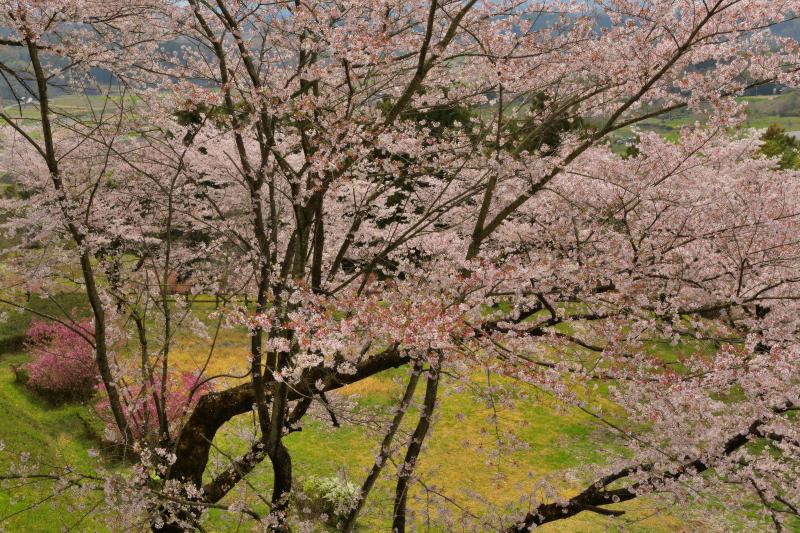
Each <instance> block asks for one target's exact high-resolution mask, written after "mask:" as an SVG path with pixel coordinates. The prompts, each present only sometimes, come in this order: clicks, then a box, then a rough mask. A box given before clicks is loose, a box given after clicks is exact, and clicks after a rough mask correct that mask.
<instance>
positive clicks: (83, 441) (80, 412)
mask: <svg viewBox="0 0 800 533" xmlns="http://www.w3.org/2000/svg"><path fill="white" fill-rule="evenodd" d="M28 360H29V357H28V356H27V355H26V354H22V353H6V354H3V355H2V356H0V441H2V442H3V445H4V450H3V452H0V469H2V471H4V472H5V471H6V469H7V468H8V467H9V465H10V464H11V463H12V462H16V461H18V460H19V457H20V454H21V453H23V452H27V453H29V454H30V463H33V464H37V465H39V468H38V469H37V470H44V471H50V470H51V466H52V467H57V466H59V465H62V466H63V465H66V464H69V465H73V466H74V467H75V468H77V469H80V470H81V471H86V472H94V470H95V468H96V465H95V459H93V458H92V457H90V455H89V449H90V448H98V447H99V441H98V439H97V438H96V436H97V432H98V431H99V426H98V421H97V420H96V418H95V417H94V416H93V414H92V412H91V409H90V407H88V406H86V405H77V404H68V405H63V406H54V405H52V404H50V403H48V402H46V401H45V400H42V399H41V398H38V397H37V396H35V395H34V394H32V393H31V392H29V391H28V390H27V389H25V388H24V387H23V386H22V385H20V384H19V383H16V381H15V376H14V371H13V367H14V365H21V364H24V363H25V362H27V361H28ZM52 496H53V490H52V486H51V484H50V482H48V481H44V482H41V481H36V480H32V479H30V480H27V481H4V482H3V490H0V524H2V526H3V528H4V530H6V531H41V532H45V531H47V532H49V531H53V532H55V531H64V530H67V529H68V528H70V527H73V528H75V529H77V530H78V531H100V530H102V529H100V528H99V526H98V524H96V523H94V522H93V520H92V518H91V517H88V516H87V517H84V516H83V515H84V514H85V511H86V510H88V508H89V507H91V505H93V502H95V501H96V499H97V498H99V497H102V495H101V494H93V495H90V496H89V497H87V498H85V499H84V498H81V499H80V500H75V499H73V498H64V497H59V498H52ZM50 498H52V500H51V499H50ZM40 501H43V502H44V504H43V505H39V506H37V508H36V510H35V511H33V512H26V509H27V508H28V507H29V506H31V505H32V504H35V503H36V502H40ZM87 506H89V507H87ZM82 509H85V510H83V511H82Z"/></svg>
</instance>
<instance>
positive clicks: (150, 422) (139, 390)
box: [95, 372, 213, 443]
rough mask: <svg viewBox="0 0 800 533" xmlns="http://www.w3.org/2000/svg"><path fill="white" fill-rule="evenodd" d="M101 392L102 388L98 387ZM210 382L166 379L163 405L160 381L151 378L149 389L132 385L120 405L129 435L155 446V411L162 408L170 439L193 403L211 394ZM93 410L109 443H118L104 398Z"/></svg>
mask: <svg viewBox="0 0 800 533" xmlns="http://www.w3.org/2000/svg"><path fill="white" fill-rule="evenodd" d="M100 388H101V389H102V388H103V386H102V385H100ZM212 390H213V387H212V385H211V383H210V382H203V381H202V377H201V376H200V375H198V374H195V373H192V372H181V373H179V374H177V375H175V374H172V375H168V376H167V387H166V395H165V398H166V401H164V400H162V396H161V378H160V376H154V377H153V384H152V386H149V387H148V386H145V385H135V386H129V387H128V388H127V389H126V391H125V392H126V394H125V397H124V404H125V407H126V415H127V420H128V425H129V427H130V430H131V434H132V435H133V437H134V438H135V439H136V440H140V441H142V440H144V441H148V442H151V443H157V442H158V441H159V440H160V437H161V428H160V426H159V416H158V413H159V407H160V406H161V405H163V406H164V409H163V411H162V412H164V413H165V416H166V421H167V427H168V429H169V433H170V435H173V434H175V432H176V430H177V429H178V426H179V425H180V422H181V420H182V419H183V416H184V415H185V414H186V413H187V412H191V408H192V407H194V405H195V404H196V403H197V400H198V399H199V398H200V397H201V396H203V395H204V394H206V393H207V392H211V391H212ZM101 398H102V399H101V400H100V401H99V402H98V403H97V404H96V406H95V408H96V411H97V414H98V416H100V418H101V419H102V420H103V421H104V422H105V423H106V429H107V431H106V432H107V434H108V435H109V436H110V438H112V439H113V440H120V436H119V434H118V433H119V432H118V431H117V430H116V425H115V422H114V417H113V416H112V413H111V405H110V404H109V402H108V396H107V395H105V394H103V395H101Z"/></svg>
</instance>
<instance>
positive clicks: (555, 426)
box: [0, 295, 679, 532]
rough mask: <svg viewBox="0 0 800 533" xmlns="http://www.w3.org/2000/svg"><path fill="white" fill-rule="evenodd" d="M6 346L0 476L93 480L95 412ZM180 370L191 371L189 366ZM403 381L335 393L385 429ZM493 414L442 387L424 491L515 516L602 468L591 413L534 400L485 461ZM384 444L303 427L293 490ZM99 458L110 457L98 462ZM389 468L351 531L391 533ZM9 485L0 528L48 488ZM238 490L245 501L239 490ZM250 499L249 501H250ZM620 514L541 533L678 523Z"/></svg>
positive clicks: (70, 508) (351, 428)
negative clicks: (47, 467)
mask: <svg viewBox="0 0 800 533" xmlns="http://www.w3.org/2000/svg"><path fill="white" fill-rule="evenodd" d="M78 305H81V302H80V298H79V297H78V296H77V295H68V296H60V297H59V298H57V299H55V300H49V299H40V298H37V297H34V298H32V300H31V306H32V307H34V308H35V309H37V310H39V311H40V312H48V311H49V312H55V311H57V310H58V309H62V308H69V306H78ZM9 318H10V320H9V321H7V322H6V323H5V324H4V325H3V326H1V327H0V339H9V338H14V337H16V336H18V335H19V334H20V333H21V332H24V331H25V329H26V328H27V326H28V324H29V323H30V320H31V319H32V317H31V316H30V315H29V313H22V314H19V313H14V314H13V315H11V316H10V317H9ZM223 342H227V343H229V344H231V346H229V350H230V353H228V354H227V355H225V356H224V358H225V359H227V362H226V364H231V363H232V361H233V359H234V357H239V358H242V357H244V356H243V355H241V354H242V353H243V352H242V351H241V350H239V349H238V346H234V340H233V338H223ZM6 346H7V348H6V349H3V350H0V352H3V353H2V355H0V413H2V414H1V415H0V416H2V418H0V440H2V441H3V442H4V444H5V448H6V451H5V452H3V454H2V459H0V467H6V466H8V464H9V463H8V461H10V460H11V458H12V457H14V456H17V455H18V454H19V453H20V452H23V451H31V452H32V453H34V454H35V457H33V460H35V461H36V462H39V463H40V464H43V465H44V464H52V465H63V464H72V465H74V466H75V467H77V468H80V469H87V470H89V471H91V470H92V469H93V468H94V463H93V461H94V460H95V459H92V458H91V457H90V456H89V449H90V448H95V449H101V448H102V444H101V441H100V439H99V436H100V433H101V430H100V426H101V424H100V423H99V421H98V420H97V418H96V416H95V415H94V414H93V410H92V407H91V405H78V404H67V405H61V406H56V405H52V404H50V403H48V402H46V401H44V400H42V399H40V398H38V397H37V396H35V395H34V394H32V393H30V392H28V391H27V390H26V389H25V388H24V387H23V386H22V385H21V384H19V383H16V382H15V377H14V372H13V367H14V366H15V365H21V364H24V363H25V362H26V361H27V360H28V358H29V356H27V355H25V354H24V353H21V352H20V351H19V349H18V348H19V347H18V346H16V347H15V346H13V345H9V344H7V345H6ZM196 348H198V346H197V345H187V346H186V347H185V351H186V353H189V352H191V351H193V350H194V349H196ZM234 354H237V355H236V356H234ZM180 362H181V361H180V357H179V360H178V363H180ZM183 363H184V364H187V365H188V364H189V361H184V362H183ZM405 378H406V371H405V370H404V369H398V370H394V371H391V372H387V373H385V374H383V375H381V376H378V377H374V378H370V379H368V380H365V381H363V382H360V383H358V384H354V385H352V386H349V387H346V388H345V389H343V390H342V391H341V393H340V399H342V400H346V401H350V402H353V404H354V405H355V406H356V409H355V413H356V417H359V416H363V415H367V414H370V413H376V412H377V413H381V412H382V413H383V417H384V420H386V419H388V418H389V417H390V416H391V413H390V410H391V407H392V405H393V400H394V399H395V398H396V397H397V396H398V395H399V394H400V392H401V390H402V387H403V386H404V385H403V383H404V380H405ZM485 379H486V378H485V376H483V375H476V376H475V377H474V383H471V384H469V386H474V387H479V386H483V385H485ZM493 379H495V378H493ZM461 385H462V388H463V384H461ZM423 388H424V387H423V386H422V385H420V387H419V388H418V394H419V395H420V396H421V394H422V393H423V391H422V389H423ZM491 413H492V408H491V405H490V404H489V402H480V401H477V400H476V399H475V397H474V396H473V395H472V394H469V393H468V392H466V391H462V390H458V387H457V386H456V384H455V383H445V384H444V385H443V391H442V395H441V405H440V410H439V414H438V418H437V422H436V424H435V426H434V428H433V431H432V434H431V436H430V438H429V441H428V445H427V449H426V451H425V452H424V454H423V456H422V458H421V462H420V465H419V472H420V473H421V474H422V476H423V480H424V482H425V483H426V485H427V486H428V487H431V488H434V489H435V490H436V491H437V492H440V493H441V494H444V495H446V496H447V497H449V498H452V499H453V501H455V502H457V503H458V505H459V506H461V507H462V508H463V509H464V510H465V512H469V513H475V514H482V513H484V512H485V511H486V507H487V506H486V504H485V503H484V502H482V501H481V499H482V498H486V499H487V500H488V501H489V502H491V503H492V504H494V505H500V506H510V507H514V506H515V504H516V500H517V498H518V496H519V495H520V494H523V493H525V492H526V491H532V490H534V488H535V486H536V483H537V482H538V481H539V480H541V479H543V478H545V477H547V478H548V479H550V481H551V482H552V483H553V485H554V486H555V487H558V490H559V491H560V492H561V493H563V494H565V495H568V494H570V493H572V492H574V490H577V489H578V488H579V487H580V486H581V484H582V483H583V482H585V481H586V480H572V479H570V478H569V477H568V476H567V475H565V471H566V470H567V469H569V468H571V467H576V466H579V465H581V464H585V463H602V462H603V461H604V460H605V457H604V455H603V450H607V449H609V448H610V449H612V450H613V449H614V448H615V446H614V445H613V443H612V439H611V437H610V434H609V433H608V432H607V431H606V430H605V429H603V428H602V427H600V426H598V425H597V424H596V423H595V422H594V421H592V420H591V419H590V418H589V417H588V416H586V415H583V414H581V413H579V412H577V411H575V412H572V411H562V410H559V409H558V407H557V406H555V405H554V404H553V403H552V402H551V401H550V400H549V399H548V398H547V397H532V398H527V399H522V400H520V403H518V404H517V405H516V406H515V407H513V408H502V407H500V408H499V411H498V420H499V423H498V429H499V430H500V432H501V434H502V433H504V432H506V431H510V432H513V433H514V434H515V435H516V436H517V437H518V438H519V439H521V440H522V441H524V442H526V443H527V444H528V447H527V448H521V449H517V450H515V451H511V452H509V453H506V454H504V455H503V456H502V458H501V460H500V461H493V460H490V452H491V451H492V449H493V448H494V447H495V445H496V439H497V436H496V433H495V429H496V428H495V426H494V424H493V423H492V422H491V419H490V416H489V415H490V414H491ZM417 416H418V413H417V411H416V410H413V409H412V410H411V411H410V412H409V413H408V416H407V417H406V422H405V424H404V428H403V431H405V432H406V434H408V433H410V432H411V431H412V429H413V425H414V424H415V423H416V420H417ZM250 423H252V420H251V418H250V417H249V416H247V415H245V416H241V417H239V418H238V419H237V420H236V421H235V423H234V424H231V425H230V426H228V427H226V428H225V430H224V431H223V432H222V433H221V434H220V435H218V438H217V439H216V441H215V446H217V447H219V449H220V450H222V451H224V452H225V454H228V455H230V454H235V453H237V452H241V451H242V450H243V448H244V446H245V445H244V443H243V441H242V439H241V438H240V436H241V434H242V432H245V431H246V430H247V428H248V425H249V424H250ZM381 437H382V435H381V433H380V432H379V431H377V430H376V429H374V428H373V427H367V426H363V425H359V424H347V423H346V424H344V425H343V427H340V428H332V427H331V426H330V424H329V423H328V422H327V420H326V419H325V416H322V417H321V418H319V419H313V420H311V421H310V422H308V423H306V424H305V425H304V427H303V430H302V431H300V432H296V433H293V434H291V435H290V436H289V437H287V439H286V444H287V446H288V447H289V449H290V451H291V453H292V457H293V466H294V472H295V476H296V480H297V485H296V486H299V485H300V484H301V483H302V480H303V479H304V478H305V477H307V476H310V475H322V476H335V475H339V476H344V477H346V478H347V479H350V480H352V481H353V482H354V483H356V484H360V483H361V481H362V480H363V477H364V475H365V474H366V472H367V470H368V469H369V467H370V466H371V465H372V461H373V458H374V455H375V453H376V451H377V445H378V443H379V441H380V439H381ZM503 438H505V437H503ZM402 453H404V450H403V449H400V450H399V451H398V453H397V454H396V457H395V460H397V461H399V460H400V459H399V458H400V457H401V456H402ZM215 455H216V457H215V460H216V461H217V462H218V464H219V466H220V467H224V466H225V465H226V459H225V457H224V456H223V455H222V454H219V453H217V454H215ZM106 461H111V459H109V458H106ZM395 468H396V467H395V466H394V465H391V464H389V465H387V466H386V468H385V469H384V475H383V476H382V478H381V480H380V481H379V483H378V485H377V486H376V488H375V490H374V491H373V493H372V495H371V497H370V500H369V502H368V506H367V508H366V509H365V511H364V514H363V518H362V520H361V521H360V531H365V532H366V531H385V530H388V524H389V521H390V515H391V506H392V497H393V490H394V486H393V483H392V477H393V473H394V470H395ZM250 479H251V483H252V485H253V486H256V487H260V488H261V489H262V490H265V492H266V493H267V494H268V492H269V487H270V486H271V471H270V467H269V464H268V462H267V463H264V464H262V465H261V466H260V467H259V468H258V469H257V470H256V471H255V472H254V473H253V474H252V476H251V478H250ZM9 488H10V486H9V485H7V487H6V490H5V491H3V492H2V495H1V496H0V519H2V518H4V517H8V516H9V515H13V514H14V513H17V512H19V511H22V510H24V509H25V508H26V507H27V506H28V505H30V504H31V503H33V502H35V501H39V500H41V499H44V498H47V497H48V496H50V494H51V492H50V487H49V486H48V485H47V484H46V483H42V484H39V483H34V484H31V485H29V486H26V487H20V488H17V489H15V490H13V491H9V490H8V489H9ZM240 490H241V491H242V492H243V493H248V492H250V493H252V491H251V489H249V488H248V487H247V486H246V485H245V484H242V487H241V488H240ZM10 494H14V495H24V499H19V501H17V500H18V498H14V499H12V497H11V496H10ZM250 496H251V499H252V494H251V495H250ZM411 496H412V501H411V503H410V509H411V510H412V511H413V512H414V513H416V517H417V520H422V517H423V513H424V511H425V508H426V505H430V509H431V510H433V511H435V512H433V515H434V516H435V515H436V512H438V511H436V510H437V509H440V508H441V500H439V499H437V497H435V496H431V497H430V499H428V498H426V494H425V491H424V490H423V489H422V488H421V487H420V486H415V488H414V489H413V491H412V494H411ZM233 497H234V496H231V498H233ZM81 503H82V504H88V505H91V503H92V502H91V501H88V502H74V501H60V500H59V501H57V502H55V503H54V504H53V505H50V502H48V504H47V505H45V506H44V507H43V508H42V510H40V511H36V512H20V513H19V514H16V515H13V516H11V518H10V519H8V520H7V521H6V522H5V525H6V526H8V527H9V529H10V530H11V531H21V530H34V531H60V530H62V529H63V528H65V527H69V526H70V525H71V524H73V523H74V522H76V521H77V520H79V519H80V517H81V515H82V512H81V511H80V510H79V504H81ZM254 507H256V508H258V507H259V505H258V504H257V503H255V504H254ZM261 507H263V505H262V506H261ZM624 508H625V509H627V510H629V514H628V515H627V516H626V520H625V522H623V521H620V520H619V519H617V521H616V522H614V521H610V520H609V519H607V518H603V517H600V516H597V515H592V514H583V515H579V516H578V517H575V518H573V519H571V520H569V521H565V522H564V523H563V524H559V523H555V524H552V525H549V526H547V528H545V529H544V531H586V532H594V531H597V532H600V531H616V530H620V528H621V527H622V524H623V523H626V522H627V520H637V522H635V523H634V524H631V525H629V526H628V527H627V529H626V531H641V532H645V531H653V532H660V531H664V532H666V531H669V530H674V529H676V528H677V527H678V525H679V522H677V521H676V520H675V519H673V518H670V517H669V516H668V515H666V516H665V515H661V516H657V517H653V518H647V517H648V516H649V515H650V514H652V513H653V512H654V508H653V505H652V504H651V503H648V502H647V501H644V500H643V501H637V502H630V503H628V504H626V505H625V507H624ZM261 510H262V511H263V510H265V509H261ZM87 520H88V519H87ZM226 527H227V526H223V525H222V522H221V521H220V519H219V515H215V514H214V513H212V514H211V515H210V516H209V518H208V527H207V529H208V530H209V531H227V529H226ZM83 528H86V529H85V530H88V531H102V528H100V527H99V526H98V525H97V524H92V523H91V522H83V523H81V525H80V526H79V527H78V528H77V529H78V530H81V529H83Z"/></svg>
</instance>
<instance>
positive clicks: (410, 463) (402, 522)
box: [392, 357, 441, 533]
mask: <svg viewBox="0 0 800 533" xmlns="http://www.w3.org/2000/svg"><path fill="white" fill-rule="evenodd" d="M440 362H441V357H440V358H439V362H437V364H436V365H435V366H432V367H431V369H430V371H429V374H428V378H427V380H426V383H425V400H424V402H423V405H422V413H421V414H420V417H419V422H418V423H417V428H416V429H415V430H414V434H413V435H412V436H411V442H410V443H409V445H408V450H407V452H406V457H405V460H404V461H403V464H402V465H401V466H400V474H399V476H398V478H397V488H396V490H395V497H394V515H393V516H394V518H393V519H392V532H393V533H405V530H406V501H407V499H408V486H409V484H410V482H411V476H412V474H413V473H414V468H415V467H416V466H417V458H418V457H419V453H420V451H422V443H423V441H424V440H425V437H426V436H427V434H428V430H429V429H430V426H431V418H432V417H433V411H434V409H435V407H436V393H437V391H438V389H439V376H440V374H439V364H440Z"/></svg>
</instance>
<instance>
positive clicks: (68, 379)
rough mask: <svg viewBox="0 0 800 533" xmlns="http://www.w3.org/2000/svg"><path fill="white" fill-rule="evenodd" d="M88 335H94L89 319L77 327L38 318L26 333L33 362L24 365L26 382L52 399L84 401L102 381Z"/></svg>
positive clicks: (77, 324) (78, 323)
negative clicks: (81, 333)
mask: <svg viewBox="0 0 800 533" xmlns="http://www.w3.org/2000/svg"><path fill="white" fill-rule="evenodd" d="M76 329H79V330H82V331H83V332H84V335H85V336H86V337H90V338H91V335H92V331H93V330H92V325H91V323H90V322H88V321H83V322H77V323H76V324H75V325H74V328H70V327H67V326H65V325H63V324H59V323H52V322H41V321H35V322H33V324H31V327H30V328H29V329H28V332H27V344H28V347H29V350H30V351H31V354H32V355H33V361H31V362H30V363H28V364H27V365H26V367H25V370H26V371H27V374H28V376H27V381H26V385H27V386H28V387H29V388H30V389H32V390H34V391H36V392H37V393H39V394H41V395H42V396H45V397H46V398H48V399H50V400H55V401H64V400H85V399H87V398H89V397H90V396H91V395H92V394H93V393H94V391H95V388H96V386H97V383H98V381H99V373H98V369H97V363H96V362H95V358H94V350H93V348H92V345H91V344H90V343H89V341H88V340H87V339H86V338H84V336H81V335H80V334H79V333H78V332H77V331H76Z"/></svg>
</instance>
